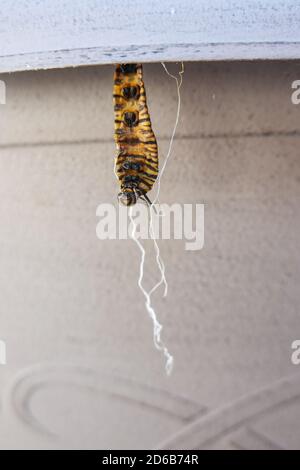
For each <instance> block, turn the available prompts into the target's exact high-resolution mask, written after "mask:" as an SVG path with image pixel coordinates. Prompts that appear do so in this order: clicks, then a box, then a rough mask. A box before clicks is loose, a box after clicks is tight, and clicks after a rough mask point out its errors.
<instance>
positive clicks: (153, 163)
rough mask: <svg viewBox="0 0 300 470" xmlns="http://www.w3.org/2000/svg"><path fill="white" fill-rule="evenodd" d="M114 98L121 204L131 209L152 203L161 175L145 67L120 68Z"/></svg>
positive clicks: (116, 160) (117, 73)
mask: <svg viewBox="0 0 300 470" xmlns="http://www.w3.org/2000/svg"><path fill="white" fill-rule="evenodd" d="M113 98H114V112H115V142H116V147H117V155H116V159H115V172H116V176H117V178H118V180H119V184H120V193H119V195H118V199H119V202H121V203H122V204H124V205H126V206H131V205H133V204H135V203H136V202H137V200H138V198H141V199H143V200H146V201H147V202H148V203H150V201H149V199H148V197H147V196H146V193H147V192H148V191H150V189H151V188H152V186H153V184H154V182H155V180H156V178H157V175H158V151H157V142H156V138H155V135H154V133H153V131H152V128H151V121H150V117H149V113H148V107H147V101H146V93H145V86H144V81H143V70H142V65H141V64H119V65H117V66H116V71H115V75H114V90H113ZM150 204H151V203H150Z"/></svg>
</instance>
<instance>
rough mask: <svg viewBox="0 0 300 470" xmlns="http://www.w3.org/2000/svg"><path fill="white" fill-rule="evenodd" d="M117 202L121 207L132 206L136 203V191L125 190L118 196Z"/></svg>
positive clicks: (131, 189)
mask: <svg viewBox="0 0 300 470" xmlns="http://www.w3.org/2000/svg"><path fill="white" fill-rule="evenodd" d="M118 200H119V203H120V204H123V206H133V205H134V204H136V201H137V195H136V191H134V189H133V188H125V189H124V190H123V191H121V192H120V193H119V194H118Z"/></svg>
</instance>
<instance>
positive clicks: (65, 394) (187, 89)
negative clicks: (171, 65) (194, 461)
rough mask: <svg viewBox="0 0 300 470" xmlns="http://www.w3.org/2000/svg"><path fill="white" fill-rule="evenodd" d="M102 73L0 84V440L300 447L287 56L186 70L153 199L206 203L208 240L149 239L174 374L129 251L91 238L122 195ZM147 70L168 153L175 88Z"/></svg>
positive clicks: (297, 124)
mask: <svg viewBox="0 0 300 470" xmlns="http://www.w3.org/2000/svg"><path fill="white" fill-rule="evenodd" d="M172 70H173V69H172ZM112 72H113V68H112V67H106V66H105V67H104V66H102V67H95V68H94V67H88V68H81V69H70V70H68V69H67V70H53V71H48V72H47V71H41V72H28V73H18V74H12V75H2V76H1V77H0V78H1V79H2V80H4V81H5V82H6V87H7V103H6V105H0V130H1V132H0V220H1V231H0V251H1V256H0V260H1V261H0V292H1V296H0V300H1V303H0V339H3V340H5V342H6V347H7V365H5V366H3V365H1V366H0V387H1V389H0V397H1V407H0V414H1V420H0V447H1V448H16V447H18V448H19V447H24V448H29V447H33V448H48V447H49V448H60V447H62V448H64V447H75V448H91V447H96V448H97V447H98V448H130V447H131V448H132V447H133V448H140V447H141V448H151V447H155V446H159V445H161V443H162V442H164V441H166V440H167V439H170V438H171V439H172V436H173V434H174V433H176V432H180V435H179V437H178V439H179V440H178V441H176V442H177V444H176V445H177V446H179V445H182V446H183V447H184V446H185V447H187V448H189V446H191V445H194V446H195V447H198V446H201V445H203V446H204V447H208V446H210V447H221V446H222V447H225V448H232V447H233V448H240V447H242V448H247V447H250V448H253V447H255V448H260V447H266V448H268V447H277V446H282V447H290V448H291V447H298V448H299V447H300V437H299V436H300V429H299V417H300V416H299V413H300V412H299V401H300V380H299V379H298V377H299V371H300V366H298V367H299V368H297V366H295V365H292V363H291V359H290V358H291V353H292V350H291V343H292V341H293V340H295V339H299V338H300V320H299V303H300V302H299V301H300V293H299V280H300V263H299V261H300V260H299V257H300V256H299V248H300V237H299V229H300V214H299V203H300V163H299V137H300V105H299V106H296V105H293V104H292V103H291V83H292V81H293V80H296V79H299V78H300V68H299V65H298V64H296V63H294V64H293V63H271V62H270V63H234V64H231V63H214V64H212V63H210V64H204V63H203V64H186V73H185V77H184V84H183V87H182V112H181V118H180V124H179V128H178V132H177V137H176V141H175V145H174V151H173V154H172V157H171V160H170V163H169V166H168V168H167V170H166V173H165V174H164V177H163V179H162V184H161V195H160V200H161V202H169V203H172V202H186V203H187V202H190V203H195V202H198V203H202V202H203V203H205V246H204V249H203V250H201V251H199V252H188V251H185V250H184V243H183V242H181V241H174V240H173V241H172V240H171V241H162V242H161V243H160V246H161V250H162V255H163V258H164V261H165V263H166V268H167V277H168V281H169V295H168V297H167V299H162V298H161V295H159V294H158V295H156V296H155V306H156V308H157V311H158V314H159V317H160V319H161V321H162V322H163V324H164V330H163V337H164V340H165V341H166V343H167V344H168V346H169V348H170V350H171V352H172V353H173V355H174V357H175V367H174V372H173V374H172V376H171V377H170V378H167V377H166V375H165V372H164V367H163V360H162V357H161V355H160V354H158V353H157V351H156V350H154V348H153V343H152V326H151V323H150V320H149V319H148V316H147V313H146V311H145V308H144V302H143V296H142V294H141V293H140V291H139V290H138V288H137V284H136V283H137V275H138V268H139V258H140V253H139V251H138V249H137V247H136V245H135V244H134V243H133V242H132V241H131V240H121V241H118V240H115V241H100V240H98V239H97V238H96V234H95V229H96V224H97V218H96V208H97V206H98V205H99V204H100V203H101V202H110V201H115V200H116V193H117V183H116V180H115V176H114V174H113V156H114V143H113V137H112V136H113V115H112V97H111V93H112ZM145 80H146V87H147V92H148V101H149V107H150V111H151V117H152V122H153V128H154V130H155V131H156V134H157V137H158V140H159V146H160V151H161V155H162V156H163V155H164V154H165V151H166V149H167V146H168V139H169V137H170V134H171V130H172V125H173V121H174V116H175V110H176V105H177V102H176V89H175V86H174V83H173V81H172V80H171V79H170V78H168V77H167V75H166V74H165V72H164V71H163V68H162V67H161V65H159V64H157V65H146V66H145ZM149 247H150V245H149ZM146 270H147V272H146V277H147V280H148V281H149V282H150V281H151V282H153V281H155V279H156V276H157V268H156V267H155V265H154V264H153V263H152V262H151V261H149V263H148V264H147V266H146ZM283 378H287V379H286V381H284V382H282V379H283ZM262 387H268V391H267V392H260V390H261V388H262ZM254 393H257V395H254V396H253V394H254ZM243 396H245V398H244V399H243V401H242V402H240V401H239V400H240V398H241V397H243ZM283 402H284V403H285V404H284V405H283ZM227 405H228V408H225V409H224V407H225V406H227ZM269 407H271V409H269ZM257 416H258V417H257ZM254 418H255V419H254ZM191 423H194V427H193V428H192V430H191V431H189V428H188V429H187V430H186V429H185V426H187V425H191ZM229 423H233V424H235V425H236V426H235V427H234V433H233V432H232V431H231V426H230V425H229ZM279 423H280V425H279ZM49 432H50V433H49ZM207 437H209V438H210V440H209V443H208V442H206V438H207ZM191 442H193V444H191Z"/></svg>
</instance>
